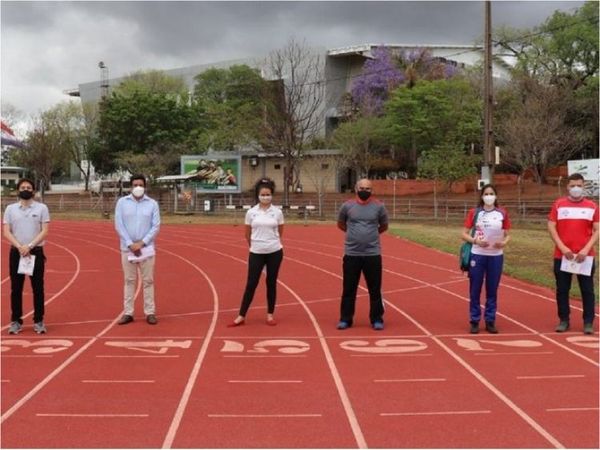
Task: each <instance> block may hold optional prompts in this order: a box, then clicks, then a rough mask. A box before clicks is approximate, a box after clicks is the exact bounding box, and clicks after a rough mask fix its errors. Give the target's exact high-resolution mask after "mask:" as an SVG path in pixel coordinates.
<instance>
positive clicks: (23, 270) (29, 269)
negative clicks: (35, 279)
mask: <svg viewBox="0 0 600 450" xmlns="http://www.w3.org/2000/svg"><path fill="white" fill-rule="evenodd" d="M34 267H35V255H29V256H21V258H20V259H19V268H18V269H17V273H20V274H21V275H29V276H32V275H33V268H34Z"/></svg>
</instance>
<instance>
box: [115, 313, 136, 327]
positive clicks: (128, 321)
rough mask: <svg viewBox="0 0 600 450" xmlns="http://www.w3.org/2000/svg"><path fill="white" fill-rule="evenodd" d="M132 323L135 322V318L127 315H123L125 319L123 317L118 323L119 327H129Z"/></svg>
mask: <svg viewBox="0 0 600 450" xmlns="http://www.w3.org/2000/svg"><path fill="white" fill-rule="evenodd" d="M130 322H133V316H130V315H129V314H125V315H123V317H121V318H120V319H119V321H118V322H117V325H127V324H128V323H130Z"/></svg>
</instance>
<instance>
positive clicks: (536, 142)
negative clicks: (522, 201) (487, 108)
mask: <svg viewBox="0 0 600 450" xmlns="http://www.w3.org/2000/svg"><path fill="white" fill-rule="evenodd" d="M516 86H517V87H516V88H514V91H513V92H512V96H513V98H512V104H513V106H512V108H510V114H509V115H508V117H505V118H503V120H502V121H501V122H500V123H499V135H500V137H501V139H502V141H503V142H504V146H503V153H502V155H503V156H502V159H503V162H504V163H506V164H508V165H510V166H512V167H513V168H515V169H516V170H517V171H518V172H519V173H520V174H523V173H524V172H525V171H526V170H528V169H530V170H531V171H532V173H533V176H534V178H535V180H536V182H538V183H540V184H541V183H543V182H544V181H545V173H546V169H548V168H549V167H553V166H555V165H558V164H562V163H564V162H565V161H566V160H568V159H569V157H570V156H571V155H572V154H574V153H575V152H576V151H577V149H578V146H577V142H578V139H579V137H580V131H579V130H578V129H577V128H575V127H572V126H569V125H567V124H566V123H565V119H566V115H567V114H568V110H567V108H566V107H565V102H567V101H568V98H567V97H566V96H565V95H564V93H563V92H562V91H561V88H560V87H558V86H551V85H545V84H541V83H539V82H538V81H536V80H534V79H532V78H529V77H525V78H523V79H521V80H520V81H519V83H517V84H516Z"/></svg>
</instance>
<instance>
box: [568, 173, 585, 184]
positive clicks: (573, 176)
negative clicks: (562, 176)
mask: <svg viewBox="0 0 600 450" xmlns="http://www.w3.org/2000/svg"><path fill="white" fill-rule="evenodd" d="M571 180H578V181H579V180H581V181H585V178H583V175H581V174H580V173H572V174H571V175H569V177H568V178H567V183H568V182H569V181H571Z"/></svg>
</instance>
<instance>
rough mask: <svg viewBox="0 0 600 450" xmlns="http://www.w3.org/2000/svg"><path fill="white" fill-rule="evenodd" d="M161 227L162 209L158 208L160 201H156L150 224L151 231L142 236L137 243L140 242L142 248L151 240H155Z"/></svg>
mask: <svg viewBox="0 0 600 450" xmlns="http://www.w3.org/2000/svg"><path fill="white" fill-rule="evenodd" d="M159 229H160V210H159V208H158V203H154V207H153V208H152V222H151V226H150V231H148V233H146V236H144V237H143V238H142V240H141V241H138V242H136V244H140V248H141V247H142V246H145V245H148V244H150V242H152V241H154V238H155V237H156V235H157V234H158V230H159Z"/></svg>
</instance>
